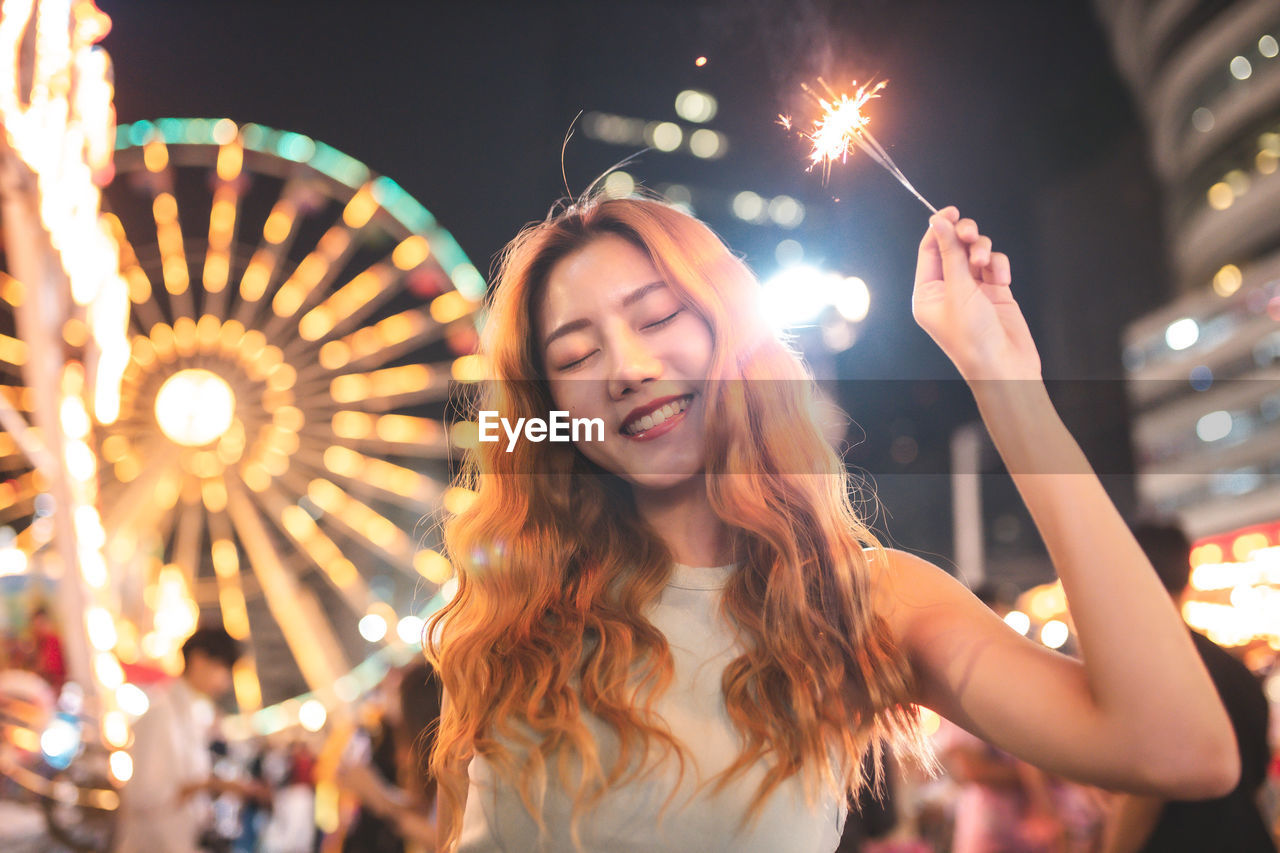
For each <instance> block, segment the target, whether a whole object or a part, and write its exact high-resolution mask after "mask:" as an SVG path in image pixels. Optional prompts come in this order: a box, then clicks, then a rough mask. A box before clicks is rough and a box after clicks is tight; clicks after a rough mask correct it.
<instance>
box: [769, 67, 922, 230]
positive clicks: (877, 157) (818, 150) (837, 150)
mask: <svg viewBox="0 0 1280 853" xmlns="http://www.w3.org/2000/svg"><path fill="white" fill-rule="evenodd" d="M886 83H888V81H887V80H881V81H880V82H878V83H864V84H863V85H861V86H859V85H858V81H857V80H854V81H853V82H852V86H853V87H854V89H853V94H852V95H850V94H847V93H840V94H836V93H835V92H834V91H832V89H831V87H830V86H828V85H827V82H826V81H825V80H823V79H822V78H821V77H819V78H818V85H819V86H821V87H822V90H823V92H822V93H819V92H817V91H815V90H814V89H813V88H811V87H810V86H808V85H806V84H803V83H802V84H801V88H803V89H804V91H805V93H806V94H807V95H809V97H811V98H813V100H814V101H815V102H816V103H817V105H818V107H819V109H820V110H821V111H822V114H821V116H820V117H819V118H818V119H816V120H815V121H814V123H813V130H812V131H810V132H808V133H806V132H803V131H800V132H799V134H800V136H801V137H803V138H805V139H807V140H809V141H810V142H811V143H812V144H813V148H812V150H811V151H810V152H809V161H810V162H809V169H810V170H812V169H813V168H814V167H815V166H818V165H821V166H822V179H823V182H824V183H825V182H826V181H827V180H828V179H829V178H830V176H831V164H832V163H834V162H836V161H837V160H838V161H840V162H841V163H844V162H846V161H847V160H848V158H849V155H850V154H852V153H853V152H854V149H855V147H856V148H858V149H861V150H862V151H863V152H865V153H866V155H867V156H868V157H870V158H871V159H872V160H874V161H875V162H876V163H878V164H879V165H880V166H881V167H883V168H884V169H885V170H886V171H887V172H888V173H889V174H891V175H893V176H894V177H895V178H897V179H898V182H899V183H901V184H902V185H903V186H904V187H906V188H907V190H908V191H909V192H910V193H911V194H912V195H914V196H915V197H916V198H917V199H919V200H920V203H921V204H923V205H924V206H925V207H927V208H929V210H931V211H933V212H934V213H937V212H938V209H937V208H936V207H934V206H933V205H932V204H930V203H929V201H928V200H927V199H926V198H925V197H924V196H922V195H921V194H920V193H919V191H917V190H916V188H915V187H914V186H912V185H911V182H910V181H909V180H907V176H906V175H904V174H903V172H902V170H901V169H899V168H898V165H897V164H896V163H894V162H893V158H891V157H890V156H889V153H888V152H887V151H885V150H884V147H883V146H881V145H880V143H879V142H878V141H877V140H876V138H875V137H874V136H872V135H871V131H870V130H868V129H867V125H868V124H869V123H870V118H869V117H868V116H867V115H866V114H865V113H864V112H863V107H865V106H866V105H867V102H869V101H871V100H872V99H874V98H878V97H880V90H881V89H883V88H884V87H885V84H886ZM778 123H779V124H780V125H782V126H783V127H784V128H785V129H787V130H791V126H792V123H791V117H790V116H786V115H779V116H778Z"/></svg>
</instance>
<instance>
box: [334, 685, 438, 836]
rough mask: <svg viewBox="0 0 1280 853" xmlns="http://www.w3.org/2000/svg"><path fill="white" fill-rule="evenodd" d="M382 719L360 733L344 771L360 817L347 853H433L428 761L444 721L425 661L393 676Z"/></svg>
mask: <svg viewBox="0 0 1280 853" xmlns="http://www.w3.org/2000/svg"><path fill="white" fill-rule="evenodd" d="M382 699H383V703H384V706H383V714H382V719H381V720H380V722H379V724H378V726H377V727H376V729H375V730H374V731H372V732H365V731H362V732H358V733H357V734H356V735H355V736H354V737H353V739H352V743H351V745H350V746H349V747H348V750H347V755H346V756H345V757H344V759H343V763H342V767H341V769H340V770H339V777H338V782H339V784H340V785H341V787H342V788H343V789H344V790H346V791H348V792H350V793H352V794H354V795H355V796H356V797H357V799H358V800H359V802H360V806H359V810H358V812H357V814H356V817H355V820H354V821H353V822H352V824H351V828H350V829H349V830H348V832H347V836H346V839H345V841H344V843H343V847H342V849H343V851H344V853H412V851H418V850H435V840H436V823H435V804H436V786H435V781H434V780H433V779H432V778H431V777H430V774H429V773H428V772H427V758H428V756H429V754H430V751H431V747H432V745H433V743H434V740H435V731H436V726H437V724H438V723H439V719H440V679H439V677H438V676H437V675H436V671H435V669H434V668H432V667H431V665H430V664H428V663H427V662H426V661H416V662H414V663H412V664H410V665H409V666H407V667H405V668H404V669H401V670H392V671H391V672H390V673H388V674H387V678H386V679H384V681H383V684H382Z"/></svg>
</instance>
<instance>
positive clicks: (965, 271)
mask: <svg viewBox="0 0 1280 853" xmlns="http://www.w3.org/2000/svg"><path fill="white" fill-rule="evenodd" d="M929 227H930V228H931V229H932V230H933V233H934V234H935V235H937V238H938V253H939V254H940V255H941V256H942V274H943V275H942V277H943V279H944V280H945V281H946V282H947V284H948V285H949V286H956V285H966V284H967V285H968V287H969V288H973V287H976V286H977V285H976V284H975V282H974V281H973V276H972V275H971V274H970V272H969V253H968V252H967V251H966V249H965V246H964V245H963V244H962V243H961V242H960V238H959V237H957V236H956V229H955V226H954V225H952V224H951V222H950V221H949V220H948V219H946V218H945V217H941V216H934V217H932V218H930V220H929Z"/></svg>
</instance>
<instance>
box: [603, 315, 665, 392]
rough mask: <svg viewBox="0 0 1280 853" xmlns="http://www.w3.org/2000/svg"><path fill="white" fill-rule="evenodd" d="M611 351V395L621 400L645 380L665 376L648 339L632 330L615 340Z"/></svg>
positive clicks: (621, 334)
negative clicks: (647, 341) (648, 343)
mask: <svg viewBox="0 0 1280 853" xmlns="http://www.w3.org/2000/svg"><path fill="white" fill-rule="evenodd" d="M611 350H612V352H611V353H610V367H609V397H610V398H611V399H613V400H621V399H623V398H624V397H626V396H628V395H630V394H633V393H635V392H636V391H638V390H640V388H641V386H642V385H643V384H644V383H646V382H653V381H654V380H656V379H660V378H661V377H662V361H661V360H660V359H659V358H658V357H657V355H656V354H655V353H654V352H653V350H652V349H651V348H650V347H649V346H648V345H647V344H646V342H645V340H644V339H643V338H642V337H640V336H639V335H637V334H635V333H634V332H633V331H631V330H630V329H626V330H624V331H623V332H621V333H620V334H619V335H618V337H617V338H616V339H615V343H614V345H613V347H611Z"/></svg>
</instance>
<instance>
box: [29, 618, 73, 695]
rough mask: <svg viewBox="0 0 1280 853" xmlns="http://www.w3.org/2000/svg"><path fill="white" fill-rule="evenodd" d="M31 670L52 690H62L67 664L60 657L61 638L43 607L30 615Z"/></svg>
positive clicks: (65, 678)
mask: <svg viewBox="0 0 1280 853" xmlns="http://www.w3.org/2000/svg"><path fill="white" fill-rule="evenodd" d="M31 641H32V645H33V648H32V662H31V664H32V665H31V668H32V670H33V671H34V672H35V673H36V674H37V675H39V676H40V677H41V678H43V679H44V680H45V681H47V682H49V685H50V686H51V687H53V689H54V690H60V689H62V683H63V682H64V681H66V680H67V664H66V661H65V660H63V656H62V638H61V637H59V636H58V629H57V627H56V626H55V625H54V624H53V618H52V617H51V616H50V615H49V611H48V610H47V609H46V608H44V607H37V608H36V609H35V611H34V612H33V613H32V614H31Z"/></svg>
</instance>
